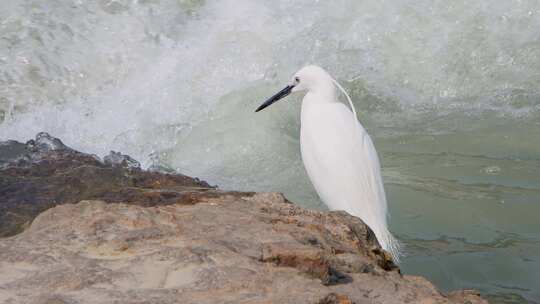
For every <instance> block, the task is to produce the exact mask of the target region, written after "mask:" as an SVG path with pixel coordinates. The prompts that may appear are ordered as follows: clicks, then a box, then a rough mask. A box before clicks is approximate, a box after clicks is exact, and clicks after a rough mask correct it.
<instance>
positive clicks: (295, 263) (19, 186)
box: [0, 135, 487, 304]
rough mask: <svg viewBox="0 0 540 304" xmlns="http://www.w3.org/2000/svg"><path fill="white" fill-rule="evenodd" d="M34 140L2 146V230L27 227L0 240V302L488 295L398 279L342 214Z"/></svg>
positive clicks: (364, 232)
mask: <svg viewBox="0 0 540 304" xmlns="http://www.w3.org/2000/svg"><path fill="white" fill-rule="evenodd" d="M41 136H42V137H44V136H45V135H41ZM36 141H38V139H36ZM36 141H34V143H32V144H28V143H27V144H20V143H16V142H10V143H7V144H3V145H0V149H10V150H9V151H8V152H9V153H7V152H6V153H2V155H7V156H5V157H4V158H3V159H1V160H0V161H1V162H2V163H1V164H0V166H1V173H0V174H1V188H0V189H1V193H0V195H1V197H2V200H1V203H0V204H1V205H0V206H1V208H2V209H0V212H1V213H0V217H1V223H2V224H1V226H0V229H2V233H3V234H4V235H13V234H14V233H16V232H18V231H21V230H23V228H24V227H28V228H27V229H25V230H24V232H22V233H19V234H17V235H15V236H10V237H5V238H2V239H0V303H49V304H50V303H343V304H344V303H357V304H358V303H487V302H485V301H484V300H483V299H481V298H480V297H479V296H478V295H477V294H476V293H475V292H474V291H459V292H455V293H452V294H450V295H443V294H441V293H440V292H439V291H438V290H437V289H436V288H435V287H434V286H433V285H432V284H431V283H430V282H428V281H427V280H425V279H424V278H421V277H416V276H407V275H405V276H404V275H402V274H400V272H399V269H398V267H396V266H395V265H394V264H393V263H392V261H391V259H389V256H388V255H387V254H386V253H385V252H383V251H382V250H381V249H380V247H379V245H378V244H377V242H376V241H375V240H374V239H373V236H372V233H371V231H370V230H369V229H368V228H367V226H366V225H364V224H363V223H362V221H361V220H359V219H358V218H356V217H353V216H350V215H348V214H346V213H344V212H319V211H311V210H305V209H303V208H300V207H298V206H296V205H294V204H292V203H290V202H289V201H287V200H286V199H285V198H284V197H283V196H282V195H280V194H277V193H243V192H226V191H220V190H217V189H214V188H212V187H210V186H209V185H208V184H207V183H205V182H202V181H199V180H196V179H192V178H189V177H186V176H182V175H168V174H162V173H158V172H145V171H143V170H141V169H140V168H139V167H138V166H132V164H133V162H132V161H131V160H130V159H127V160H128V161H126V158H123V157H122V155H117V154H115V155H114V156H115V157H116V159H117V160H119V159H120V161H114V162H112V163H107V164H106V163H104V162H101V161H100V160H99V159H98V158H96V157H95V156H91V155H87V154H83V153H80V152H76V151H74V150H72V149H69V148H67V147H65V146H63V144H62V145H60V144H59V143H58V142H56V141H52V142H53V143H54V145H49V144H48V145H40V144H39V143H38V144H36V143H35V142H36ZM47 142H51V141H50V140H49V139H48V140H47ZM60 143H61V142H60ZM51 146H52V147H54V148H53V149H51V148H50V147H51ZM62 146H63V147H62ZM33 147H38V148H37V150H32V149H34V148H33ZM39 147H43V148H39ZM64 147H65V148H64ZM1 151H4V150H0V152H1ZM38 214H39V215H38ZM36 216H37V217H36ZM34 218H35V219H34ZM33 219H34V220H33ZM32 220H33V221H32ZM5 221H7V223H9V224H5V223H6V222H5ZM30 223H31V224H30Z"/></svg>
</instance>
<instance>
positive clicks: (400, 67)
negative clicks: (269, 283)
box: [0, 0, 540, 303]
mask: <svg viewBox="0 0 540 304" xmlns="http://www.w3.org/2000/svg"><path fill="white" fill-rule="evenodd" d="M307 63H316V64H319V65H321V66H323V67H325V68H327V69H328V70H329V71H330V72H331V73H332V74H333V75H335V76H336V77H337V78H338V79H339V80H340V81H341V82H342V83H343V84H344V85H345V86H346V87H347V89H348V90H349V91H350V92H351V95H352V97H353V99H354V100H355V103H356V107H357V109H358V112H359V118H360V119H361V121H362V122H363V124H364V125H365V126H366V127H367V128H368V130H369V132H370V133H371V134H372V136H373V138H374V141H375V144H376V146H377V149H378V151H379V153H380V155H381V158H382V164H383V175H384V178H385V183H386V189H387V192H388V198H389V205H390V211H391V215H392V216H391V219H390V223H391V230H392V231H393V232H394V233H395V234H396V235H397V236H398V237H399V238H400V239H401V240H402V241H403V242H404V243H405V244H406V252H407V256H406V257H405V258H403V264H402V268H403V270H404V272H405V273H409V274H421V275H424V276H426V277H428V278H429V279H430V280H432V281H434V282H435V283H436V284H437V285H438V286H439V287H440V288H441V289H442V290H451V289H457V288H477V289H480V290H481V291H482V292H484V293H485V294H489V295H490V296H491V297H492V299H494V301H495V303H497V302H499V303H521V302H524V301H526V300H529V301H536V302H540V88H539V83H540V1H538V0H472V1H465V0H455V1H448V0H415V1H412V0H411V1H409V0H402V1H398V0H361V1H359V0H337V1H313V0H311V1H307V0H299V1H284V0H281V1H277V0H272V1H270V0H268V1H262V0H261V1H253V0H249V1H248V0H220V1H203V0H199V1H197V0H95V1H83V0H48V1H39V0H10V1H7V0H5V1H2V2H1V3H0V139H2V140H3V139H8V138H9V139H18V140H26V139H29V138H31V137H33V136H34V134H35V133H37V132H38V131H47V132H50V133H51V134H53V135H54V136H58V137H60V138H62V139H63V140H64V141H65V142H66V143H67V144H69V145H70V146H72V147H74V148H77V149H80V150H83V151H89V152H93V153H96V154H99V155H103V154H106V153H107V152H108V150H110V149H112V150H119V151H122V152H124V153H128V154H130V155H132V156H133V157H135V158H137V159H139V160H141V161H142V162H143V163H144V164H145V166H151V165H159V166H162V167H163V168H169V169H173V170H178V171H179V172H183V173H186V174H190V175H194V176H198V177H201V178H203V179H205V180H208V181H209V182H211V183H215V184H218V185H220V186H221V187H222V188H229V189H245V190H265V191H281V192H284V193H285V194H286V195H287V196H288V197H290V198H291V199H292V200H294V201H296V202H297V203H299V204H301V205H303V206H305V207H310V208H324V206H323V205H322V203H321V202H320V201H319V200H318V199H317V197H316V195H315V193H314V190H313V189H312V187H311V185H310V184H309V181H308V180H307V178H306V175H305V172H304V169H303V167H302V162H301V159H300V155H299V142H298V136H299V107H300V98H299V97H298V96H297V97H291V98H289V99H288V101H282V102H280V103H279V104H276V105H275V106H273V107H272V108H271V109H269V110H266V111H264V112H262V113H258V114H254V113H253V110H254V108H255V107H256V106H257V105H258V104H259V103H260V102H261V101H262V100H263V99H264V97H267V96H268V95H269V94H271V93H273V92H274V91H275V90H276V89H278V88H279V87H280V86H281V85H282V84H283V83H284V82H285V81H287V80H289V77H290V75H292V73H293V72H294V71H295V70H297V69H298V68H300V67H301V66H303V65H305V64H307Z"/></svg>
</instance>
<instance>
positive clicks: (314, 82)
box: [255, 65, 333, 112]
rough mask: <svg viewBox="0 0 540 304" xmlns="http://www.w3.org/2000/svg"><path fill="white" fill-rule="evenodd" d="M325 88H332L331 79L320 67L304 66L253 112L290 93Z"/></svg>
mask: <svg viewBox="0 0 540 304" xmlns="http://www.w3.org/2000/svg"><path fill="white" fill-rule="evenodd" d="M325 87H330V88H333V83H332V77H330V75H329V74H328V73H327V72H326V71H325V70H324V69H323V68H321V67H318V66H316V65H308V66H305V67H303V68H301V69H300V70H299V71H298V72H296V73H295V74H294V76H293V78H292V79H291V81H290V83H289V84H288V85H287V86H286V87H285V88H283V89H282V90H281V91H279V92H277V93H276V94H274V95H273V96H272V97H270V98H268V99H267V100H266V101H265V102H264V103H263V104H262V105H260V106H259V107H258V108H257V110H255V112H259V111H260V110H262V109H264V108H266V107H268V106H269V105H271V104H273V103H274V102H276V101H278V100H280V99H282V98H283V97H285V96H287V95H289V94H290V93H291V92H300V91H311V90H316V89H320V88H325Z"/></svg>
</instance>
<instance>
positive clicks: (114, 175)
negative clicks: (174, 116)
mask: <svg viewBox="0 0 540 304" xmlns="http://www.w3.org/2000/svg"><path fill="white" fill-rule="evenodd" d="M214 194H215V190H214V189H213V188H212V187H210V186H209V185H208V184H207V183H206V182H204V181H199V180H198V179H194V178H191V177H188V176H183V175H172V174H162V173H159V172H147V171H143V170H141V169H140V165H139V163H138V162H137V161H135V160H133V159H132V158H131V157H129V156H126V155H122V154H120V153H116V152H111V154H110V155H108V156H106V157H105V158H104V161H101V160H100V159H99V157H97V156H95V155H90V154H85V153H81V152H78V151H75V150H73V149H71V148H69V147H67V146H65V145H64V144H63V143H62V141H60V140H59V139H57V138H54V137H52V136H50V135H48V134H46V133H39V134H38V135H37V136H36V139H35V140H30V141H28V142H27V143H26V144H23V143H19V142H16V141H7V142H2V143H0V198H1V202H0V237H5V236H10V235H14V234H16V233H19V232H21V231H22V230H23V229H24V228H25V227H27V226H28V225H29V224H30V222H31V221H32V219H33V218H34V217H36V216H37V215H38V214H39V213H40V212H42V211H45V210H47V209H49V208H51V207H54V206H56V205H61V204H72V203H77V202H79V201H81V200H85V199H100V200H103V201H105V202H110V203H114V202H124V203H133V204H138V205H142V206H155V205H164V204H176V203H180V204H190V203H192V201H193V196H201V195H202V196H212V195H214Z"/></svg>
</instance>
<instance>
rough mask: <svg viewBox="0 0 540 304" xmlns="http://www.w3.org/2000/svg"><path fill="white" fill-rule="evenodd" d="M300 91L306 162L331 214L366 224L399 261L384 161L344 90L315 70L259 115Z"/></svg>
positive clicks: (310, 68)
mask: <svg viewBox="0 0 540 304" xmlns="http://www.w3.org/2000/svg"><path fill="white" fill-rule="evenodd" d="M336 86H337V87H338V88H339V89H340V90H341V91H342V92H343V93H344V94H345V95H346V96H347V99H348V101H349V104H350V107H351V109H349V108H348V107H347V106H346V105H345V104H343V103H341V102H339V100H338V96H337V92H336ZM298 91H306V95H305V96H304V99H303V100H302V113H301V130H300V149H301V152H302V160H303V162H304V166H305V168H306V171H307V173H308V176H309V178H310V180H311V183H312V184H313V186H314V187H315V190H316V191H317V193H318V195H319V197H320V198H321V199H322V201H323V202H324V203H325V204H326V205H327V206H328V208H329V209H330V210H344V211H347V212H348V213H350V214H352V215H354V216H358V217H359V218H360V219H362V221H364V223H366V224H367V225H368V226H369V227H370V228H371V230H372V231H373V232H374V233H375V236H376V237H377V240H378V241H379V244H380V245H381V246H382V248H383V249H384V250H386V251H388V252H389V253H390V254H391V255H392V257H393V258H394V260H395V261H396V262H397V259H398V254H399V252H398V251H399V243H398V242H397V241H396V239H394V237H393V236H392V234H391V233H390V231H388V227H387V221H386V215H387V205H386V196H385V193H384V188H383V183H382V177H381V167H380V164H379V158H378V156H377V152H376V151H375V147H374V146H373V142H372V141H371V138H370V137H369V134H368V133H367V132H366V130H365V129H364V127H363V126H362V125H361V124H360V122H359V121H358V119H357V118H356V110H355V109H354V105H353V104H352V101H351V98H350V97H349V95H348V94H347V92H346V91H345V90H344V89H343V87H341V85H339V83H338V82H337V81H335V80H334V79H333V78H332V77H331V76H330V75H329V74H328V73H327V72H326V71H325V70H324V69H322V68H320V67H318V66H314V65H309V66H306V67H304V68H302V69H301V70H300V71H298V72H297V73H296V74H295V75H294V77H293V79H292V81H291V83H290V84H288V85H287V86H286V87H285V88H284V89H282V90H281V91H279V92H278V93H276V94H275V95H274V96H272V97H270V98H269V99H268V100H267V101H265V102H264V103H263V104H262V105H261V106H260V107H259V108H257V110H255V112H258V111H260V110H262V109H264V108H266V107H268V106H269V105H271V104H273V103H274V102H276V101H278V100H279V99H281V98H283V97H285V96H287V95H289V94H290V93H291V92H298Z"/></svg>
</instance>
